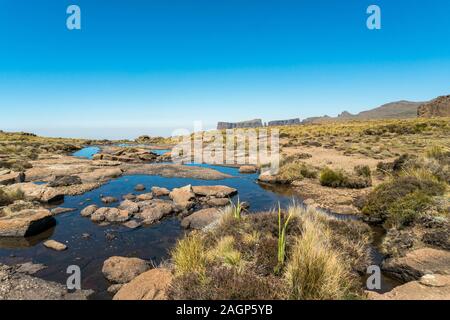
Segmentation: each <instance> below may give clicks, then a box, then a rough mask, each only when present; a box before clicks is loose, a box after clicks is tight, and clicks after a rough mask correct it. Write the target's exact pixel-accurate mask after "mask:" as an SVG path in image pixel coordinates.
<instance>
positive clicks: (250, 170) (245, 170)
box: [239, 166, 258, 173]
mask: <svg viewBox="0 0 450 320" xmlns="http://www.w3.org/2000/svg"><path fill="white" fill-rule="evenodd" d="M257 171H258V169H257V168H256V167H255V166H241V167H240V168H239V172H240V173H256V172H257Z"/></svg>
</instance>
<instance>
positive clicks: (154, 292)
mask: <svg viewBox="0 0 450 320" xmlns="http://www.w3.org/2000/svg"><path fill="white" fill-rule="evenodd" d="M171 282H172V273H171V272H170V271H169V270H167V269H163V268H156V269H152V270H149V271H147V272H144V273H142V274H141V275H139V276H137V277H136V278H135V279H133V280H132V281H131V282H130V283H127V284H125V285H124V286H123V287H122V288H121V289H120V290H119V292H117V293H116V295H115V296H114V298H113V300H166V299H167V290H168V288H169V286H170V284H171Z"/></svg>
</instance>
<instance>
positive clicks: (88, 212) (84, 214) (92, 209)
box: [81, 204, 98, 217]
mask: <svg viewBox="0 0 450 320" xmlns="http://www.w3.org/2000/svg"><path fill="white" fill-rule="evenodd" d="M97 210H98V207H97V206H96V205H95V204H91V205H89V206H87V207H86V208H84V209H83V210H81V216H82V217H90V216H92V214H93V213H94V212H95V211H97Z"/></svg>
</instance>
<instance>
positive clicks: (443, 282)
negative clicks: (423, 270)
mask: <svg viewBox="0 0 450 320" xmlns="http://www.w3.org/2000/svg"><path fill="white" fill-rule="evenodd" d="M368 298H369V299H371V300H450V276H449V275H435V274H427V275H425V276H423V277H422V278H420V280H418V281H411V282H408V283H406V284H403V285H401V286H398V287H396V288H394V289H393V290H392V291H390V292H387V293H384V294H378V293H375V292H369V293H368Z"/></svg>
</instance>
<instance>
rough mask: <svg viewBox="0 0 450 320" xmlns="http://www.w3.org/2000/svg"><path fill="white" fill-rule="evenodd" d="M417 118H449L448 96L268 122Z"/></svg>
mask: <svg viewBox="0 0 450 320" xmlns="http://www.w3.org/2000/svg"><path fill="white" fill-rule="evenodd" d="M417 117H426V118H430V117H450V95H448V96H441V97H438V98H436V99H433V100H430V101H426V102H413V101H406V100H402V101H397V102H391V103H387V104H384V105H382V106H380V107H377V108H374V109H370V110H367V111H362V112H360V113H358V114H351V113H350V112H348V111H343V112H341V113H340V114H339V115H338V116H337V117H330V116H327V115H325V116H321V117H311V118H306V119H304V120H303V121H301V122H299V119H288V120H277V121H270V122H269V123H268V125H269V126H282V125H295V124H299V123H301V124H308V123H322V122H327V121H340V120H342V121H345V120H352V119H354V120H371V119H407V118H417ZM265 125H267V124H263V122H262V120H261V119H255V120H249V121H242V122H235V123H231V122H219V123H218V125H217V129H232V128H256V127H262V126H265Z"/></svg>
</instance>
